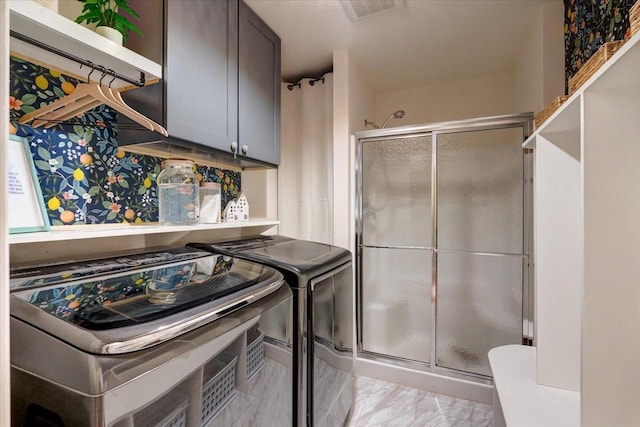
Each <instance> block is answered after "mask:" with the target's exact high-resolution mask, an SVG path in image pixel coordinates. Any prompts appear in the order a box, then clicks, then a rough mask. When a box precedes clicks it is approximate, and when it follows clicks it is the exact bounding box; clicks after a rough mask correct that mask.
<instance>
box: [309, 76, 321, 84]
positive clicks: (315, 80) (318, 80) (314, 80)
mask: <svg viewBox="0 0 640 427" xmlns="http://www.w3.org/2000/svg"><path fill="white" fill-rule="evenodd" d="M320 81H321V82H322V83H323V84H324V77H320V78H319V79H313V80H309V85H310V86H313V85H315V84H316V82H320Z"/></svg>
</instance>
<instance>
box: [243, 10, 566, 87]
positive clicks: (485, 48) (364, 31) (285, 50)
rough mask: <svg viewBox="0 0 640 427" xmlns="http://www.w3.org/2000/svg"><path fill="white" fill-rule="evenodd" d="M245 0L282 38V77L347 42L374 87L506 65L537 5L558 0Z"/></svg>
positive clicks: (305, 70)
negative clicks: (377, 5)
mask: <svg viewBox="0 0 640 427" xmlns="http://www.w3.org/2000/svg"><path fill="white" fill-rule="evenodd" d="M245 1H246V3H247V4H248V5H249V6H250V7H251V9H253V10H254V11H255V12H256V13H257V14H258V15H259V16H260V17H261V18H262V19H263V20H264V21H265V22H266V23H267V24H268V25H269V26H270V27H271V28H272V29H273V30H274V31H275V32H276V33H277V34H278V35H279V36H280V38H281V39H282V74H283V77H284V78H285V79H286V80H287V81H296V80H298V79H299V78H300V77H303V76H307V77H308V76H316V77H317V76H318V73H321V72H322V71H326V70H328V69H330V68H331V64H332V52H333V51H335V50H339V49H345V48H347V49H349V52H350V53H351V54H352V56H353V57H354V58H355V60H356V61H357V62H358V63H359V64H360V65H361V67H362V68H363V69H364V70H366V73H367V75H368V77H369V80H370V83H371V84H372V85H373V87H375V88H376V90H380V91H387V90H399V89H406V88H411V87H418V86H423V85H427V84H434V83H441V82H445V81H453V80H461V79H467V78H473V77H477V76H482V75H489V74H495V73H501V72H509V71H511V69H512V67H513V64H514V63H515V62H516V58H517V57H518V55H520V54H521V52H522V46H523V45H524V42H525V40H526V37H527V36H528V34H529V33H530V32H531V31H532V30H533V29H534V28H535V24H536V22H538V21H539V20H540V18H541V16H542V15H541V14H542V4H543V3H552V2H555V3H559V2H560V1H559V0H553V1H549V0H502V1H485V0H442V1H433V0H406V1H405V2H404V3H405V4H404V7H400V8H396V9H393V10H390V11H385V12H384V13H379V14H374V15H371V16H367V17H364V18H361V19H358V20H351V19H350V18H349V17H348V16H347V14H346V13H345V11H344V9H343V7H342V6H341V4H340V1H339V0H286V1H284V0H245ZM537 31H540V29H538V30H537Z"/></svg>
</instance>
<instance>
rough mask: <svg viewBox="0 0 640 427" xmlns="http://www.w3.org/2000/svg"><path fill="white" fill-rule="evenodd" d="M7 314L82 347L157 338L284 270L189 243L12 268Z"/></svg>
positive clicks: (132, 346)
mask: <svg viewBox="0 0 640 427" xmlns="http://www.w3.org/2000/svg"><path fill="white" fill-rule="evenodd" d="M10 277H11V303H10V304H11V315H12V316H13V317H15V318H17V319H20V320H22V321H23V322H25V323H28V324H31V325H32V326H35V327H36V328H38V329H40V330H42V331H44V332H46V333H48V334H50V335H52V336H54V337H57V338H59V339H61V340H63V341H65V342H67V343H69V344H71V345H72V346H74V347H76V348H79V349H80V350H83V351H86V352H89V353H95V354H118V353H126V352H131V351H137V350H141V349H144V348H148V347H151V346H154V345H156V344H160V343H162V342H165V341H167V340H170V339H172V338H175V337H177V336H179V335H181V334H184V333H185V332H188V331H190V330H193V329H196V328H198V327H200V326H202V325H204V324H206V323H209V322H211V321H213V320H215V319H217V318H220V317H222V316H224V315H225V314H227V313H230V312H231V311H234V310H236V309H238V308H241V307H243V306H245V305H247V304H249V303H251V302H253V301H255V300H257V299H260V298H262V297H264V296H266V295H268V294H269V293H271V292H273V291H275V290H277V289H278V288H279V287H280V286H281V284H282V281H283V276H282V274H280V273H278V272H277V271H276V270H274V269H271V268H269V267H265V266H263V265H258V264H255V263H251V262H247V261H243V260H239V259H236V258H232V257H225V256H222V255H215V254H211V253H210V252H205V251H201V250H196V249H193V248H185V247H180V248H167V249H163V250H156V251H151V252H144V253H137V254H132V255H128V256H115V257H106V258H102V259H100V260H90V261H80V262H76V261H72V262H66V263H64V262H63V263H56V264H51V265H39V266H33V267H22V268H14V269H12V271H11V273H10Z"/></svg>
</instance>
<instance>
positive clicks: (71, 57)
mask: <svg viewBox="0 0 640 427" xmlns="http://www.w3.org/2000/svg"><path fill="white" fill-rule="evenodd" d="M9 34H10V35H11V37H13V38H15V39H18V40H21V41H23V42H25V43H29V44H31V45H33V46H36V47H39V48H40V49H44V50H46V51H49V52H51V53H55V54H56V55H58V56H62V57H63V58H67V59H69V60H71V61H73V62H77V63H78V64H81V65H84V66H86V67H89V68H92V69H94V70H97V71H101V72H103V73H105V74H108V75H110V76H113V77H115V78H117V79H119V80H122V81H124V82H127V83H131V84H132V85H135V86H138V87H142V86H144V85H145V81H146V80H145V75H144V73H143V72H142V71H140V80H133V79H132V78H130V77H127V76H124V75H122V74H120V73H117V72H115V71H113V70H111V69H107V68H105V67H103V66H101V65H98V64H94V63H93V62H91V61H87V60H86V59H82V58H79V57H77V56H75V55H72V54H70V53H67V52H65V51H63V50H60V49H58V48H56V47H53V46H49V45H48V44H45V43H42V42H41V41H38V40H36V39H32V38H31V37H28V36H25V35H24V34H20V33H18V32H15V31H13V30H10V31H9Z"/></svg>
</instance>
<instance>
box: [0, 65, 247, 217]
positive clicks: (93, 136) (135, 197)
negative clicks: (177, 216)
mask: <svg viewBox="0 0 640 427" xmlns="http://www.w3.org/2000/svg"><path fill="white" fill-rule="evenodd" d="M10 84H11V86H10V88H11V89H10V94H11V95H10V97H9V109H10V121H11V126H10V128H11V129H12V131H13V133H15V134H16V135H18V136H22V137H25V138H27V139H28V140H29V146H30V148H31V154H32V157H33V160H34V164H35V167H36V170H37V173H38V180H39V182H40V187H41V189H42V194H43V197H44V203H45V207H46V209H47V213H48V215H49V220H50V222H51V225H72V224H101V223H130V222H135V223H141V222H156V221H158V193H157V190H156V177H157V176H158V174H159V173H160V172H161V171H162V162H163V159H161V158H157V157H151V156H143V155H138V154H133V153H131V154H129V153H125V152H124V151H123V150H122V149H120V148H118V143H117V123H116V112H115V111H113V110H110V109H109V108H108V107H107V106H105V105H100V106H98V107H96V108H95V109H93V110H91V111H89V112H87V113H85V114H84V115H82V116H81V117H78V118H76V119H73V121H72V122H71V121H69V122H68V123H64V124H62V123H61V124H55V125H54V126H52V127H50V128H48V129H46V128H45V127H44V126H41V127H37V128H33V127H31V126H29V125H20V124H19V123H18V120H19V119H20V117H22V116H23V115H24V114H26V113H29V112H32V111H34V110H36V109H38V108H41V107H42V106H44V105H47V104H49V103H51V102H53V101H55V100H56V99H58V98H60V97H63V96H65V95H67V94H69V93H71V92H72V91H73V90H74V89H75V86H76V85H77V84H78V80H76V79H74V78H71V77H68V76H65V75H63V74H61V73H60V72H58V71H56V70H51V69H47V68H43V67H40V66H37V65H34V64H31V63H29V62H25V61H23V60H21V59H18V58H14V57H12V58H11V63H10ZM196 172H197V174H198V178H199V179H200V180H201V181H208V182H219V183H220V184H221V187H222V208H223V209H224V207H225V206H226V203H227V202H228V201H230V200H233V199H234V198H236V197H237V196H238V194H239V193H240V188H241V174H240V172H235V171H230V170H225V169H219V168H213V167H206V166H197V167H196Z"/></svg>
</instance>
